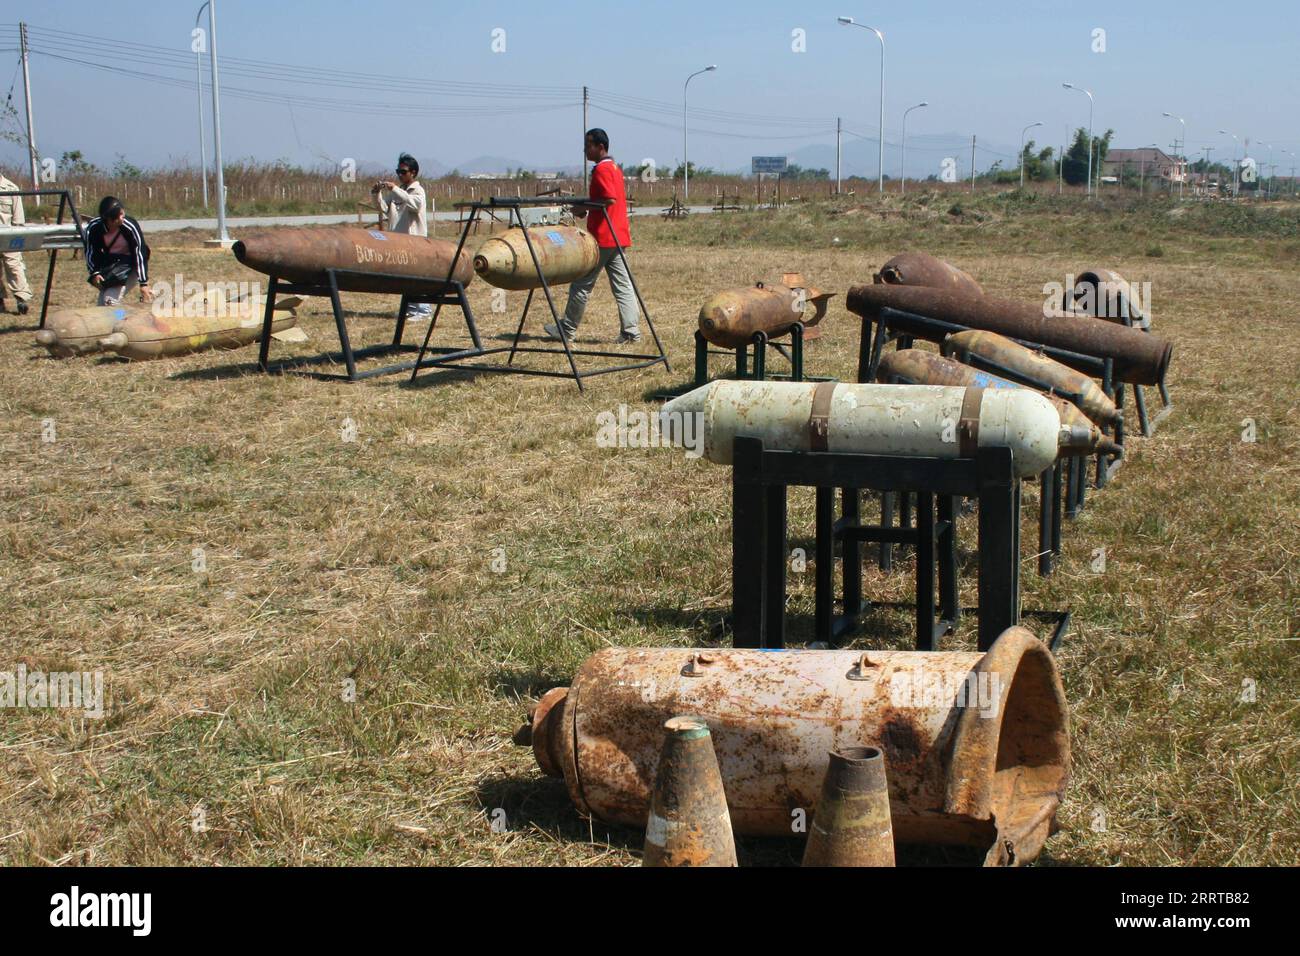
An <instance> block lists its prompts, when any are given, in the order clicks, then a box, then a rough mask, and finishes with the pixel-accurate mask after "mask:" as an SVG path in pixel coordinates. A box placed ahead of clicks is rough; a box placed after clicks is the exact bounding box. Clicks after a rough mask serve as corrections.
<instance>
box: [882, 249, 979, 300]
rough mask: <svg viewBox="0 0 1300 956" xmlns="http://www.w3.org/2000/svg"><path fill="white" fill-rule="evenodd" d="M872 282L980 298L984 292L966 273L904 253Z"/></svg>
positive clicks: (921, 255) (917, 254)
mask: <svg viewBox="0 0 1300 956" xmlns="http://www.w3.org/2000/svg"><path fill="white" fill-rule="evenodd" d="M872 281H873V282H875V283H877V284H884V285H912V286H918V285H919V286H926V287H927V288H931V289H947V290H949V291H950V292H964V293H967V294H969V295H983V294H984V289H983V288H982V287H981V286H980V284H979V283H978V282H976V281H975V278H974V277H973V276H972V275H971V274H970V273H969V272H966V271H964V270H962V269H958V268H957V267H956V266H955V265H953V264H952V263H950V262H945V261H944V260H943V259H936V258H935V257H934V256H932V255H928V254H927V253H924V252H904V253H900V254H899V255H896V256H894V258H892V259H890V260H889V261H888V262H886V263H885V264H884V265H883V266H881V267H880V271H879V272H877V273H876V274H875V275H874V276H872Z"/></svg>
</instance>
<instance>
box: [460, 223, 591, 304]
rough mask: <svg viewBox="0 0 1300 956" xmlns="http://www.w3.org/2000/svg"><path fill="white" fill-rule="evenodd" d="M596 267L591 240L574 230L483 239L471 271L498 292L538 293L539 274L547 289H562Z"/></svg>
mask: <svg viewBox="0 0 1300 956" xmlns="http://www.w3.org/2000/svg"><path fill="white" fill-rule="evenodd" d="M525 231H526V232H527V237H525V235H524V233H525ZM530 247H531V251H530ZM533 256H536V257H537V260H536V262H534V261H533ZM599 264H600V246H599V245H597V243H596V240H595V238H593V237H592V235H591V233H589V232H587V230H585V229H578V228H577V227H575V226H535V227H533V228H530V229H528V230H523V229H510V230H508V231H506V232H504V233H502V234H501V235H499V236H492V237H491V238H489V239H487V240H486V241H485V242H484V243H483V245H481V246H479V247H478V252H476V253H475V254H474V271H475V272H477V273H478V275H479V277H480V278H481V279H482V280H483V281H484V282H486V283H487V284H488V285H493V286H496V287H497V288H498V289H519V290H522V289H540V288H541V286H542V280H541V279H539V278H538V272H539V270H540V272H541V274H542V275H543V276H545V277H546V284H547V285H566V284H568V283H570V282H572V281H573V280H574V279H579V278H581V277H582V276H585V275H586V274H587V273H588V272H591V270H593V269H595V268H596V266H598V265H599Z"/></svg>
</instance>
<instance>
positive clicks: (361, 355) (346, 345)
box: [257, 269, 484, 382]
mask: <svg viewBox="0 0 1300 956" xmlns="http://www.w3.org/2000/svg"><path fill="white" fill-rule="evenodd" d="M325 275H326V277H327V279H328V282H326V283H325V284H322V285H318V284H313V283H304V282H288V281H286V280H284V279H281V278H280V277H278V276H271V284H270V286H269V287H268V288H267V291H266V310H265V313H264V314H263V316H262V340H261V345H260V347H259V350H258V356H257V365H258V368H260V369H261V370H262V371H263V372H269V373H281V372H285V371H288V370H291V369H292V370H296V369H298V368H301V367H302V366H304V365H312V364H316V363H320V362H324V361H331V360H332V361H338V360H340V359H341V360H342V361H343V364H344V365H345V366H346V368H347V373H346V374H342V375H340V374H336V373H330V372H308V373H305V374H308V375H310V376H312V377H313V378H319V379H332V380H342V381H347V382H357V381H360V380H361V379H366V378H374V377H376V376H379V375H392V374H393V373H395V372H404V371H407V370H408V369H411V368H414V367H415V364H416V363H415V362H414V361H410V362H399V363H397V364H394V365H385V366H383V367H382V368H372V369H366V370H364V371H357V361H358V360H359V359H366V358H371V357H373V356H376V355H390V354H393V353H402V352H415V351H418V350H419V347H418V346H416V345H414V344H407V343H404V342H403V341H402V337H403V334H404V333H405V331H406V310H407V307H408V306H409V305H411V303H414V302H428V303H431V304H432V303H436V304H437V307H438V308H439V309H441V308H442V306H443V305H444V304H448V305H458V306H460V310H461V312H462V313H463V314H464V316H465V326H466V328H467V330H468V331H469V336H470V340H471V341H472V342H473V343H474V344H473V347H471V348H468V349H443V350H441V351H443V352H448V353H450V354H452V355H461V356H469V355H482V354H484V348H483V343H482V340H481V339H480V338H479V334H478V327H477V325H475V323H474V312H473V310H472V309H471V308H470V305H469V300H468V299H467V298H466V297H465V287H464V286H463V285H461V283H459V282H457V281H455V280H453V279H451V278H450V277H449V278H448V279H446V280H443V279H419V278H412V279H408V280H404V281H405V282H407V283H408V284H409V290H408V291H407V292H405V293H403V294H402V301H401V304H400V305H399V306H398V310H397V321H396V325H395V326H394V330H393V340H392V342H390V343H388V344H385V345H372V346H369V347H367V348H363V349H353V348H352V340H351V338H350V337H349V336H348V327H347V322H346V320H345V319H344V316H343V304H342V302H341V300H340V299H339V276H373V277H377V278H383V279H389V280H391V279H392V277H391V276H387V275H381V274H379V273H375V272H370V271H366V270H362V269H326V270H325ZM282 294H283V295H295V296H302V295H311V296H324V297H327V298H328V299H329V300H330V306H331V308H332V309H333V312H334V325H335V327H336V328H337V329H338V336H339V349H340V351H339V352H338V353H336V354H328V353H327V354H324V355H318V356H316V357H314V358H306V359H288V360H286V361H283V362H279V363H277V364H275V365H270V364H268V358H269V357H270V351H271V327H272V323H273V322H274V320H275V319H274V312H275V305H276V300H277V297H278V296H280V295H282ZM430 327H431V328H432V323H430ZM426 342H427V337H426ZM422 354H423V353H422Z"/></svg>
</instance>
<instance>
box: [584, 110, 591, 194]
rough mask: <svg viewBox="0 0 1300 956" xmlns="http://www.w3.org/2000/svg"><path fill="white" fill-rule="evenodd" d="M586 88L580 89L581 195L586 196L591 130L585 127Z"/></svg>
mask: <svg viewBox="0 0 1300 956" xmlns="http://www.w3.org/2000/svg"><path fill="white" fill-rule="evenodd" d="M589 99H590V98H589V96H588V94H587V88H586V87H585V86H584V87H583V88H582V194H583V195H584V196H585V195H587V172H588V170H587V130H589V129H591V127H590V126H588V125H587V103H588V102H589Z"/></svg>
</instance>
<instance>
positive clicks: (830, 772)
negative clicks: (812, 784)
mask: <svg viewBox="0 0 1300 956" xmlns="http://www.w3.org/2000/svg"><path fill="white" fill-rule="evenodd" d="M803 865H804V866H893V865H894V829H893V822H892V818H891V817H890V811H889V786H888V784H887V782H886V780H885V757H884V754H882V753H881V752H880V751H879V750H877V749H876V748H875V747H848V748H845V749H844V750H839V751H832V752H831V754H830V759H829V761H828V763H827V767H826V777H825V779H824V780H823V782H822V792H821V798H820V799H819V800H818V801H817V808H816V810H815V812H814V814H813V820H812V826H811V827H810V829H809V832H808V844H807V846H806V847H805V848H804V857H803Z"/></svg>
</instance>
